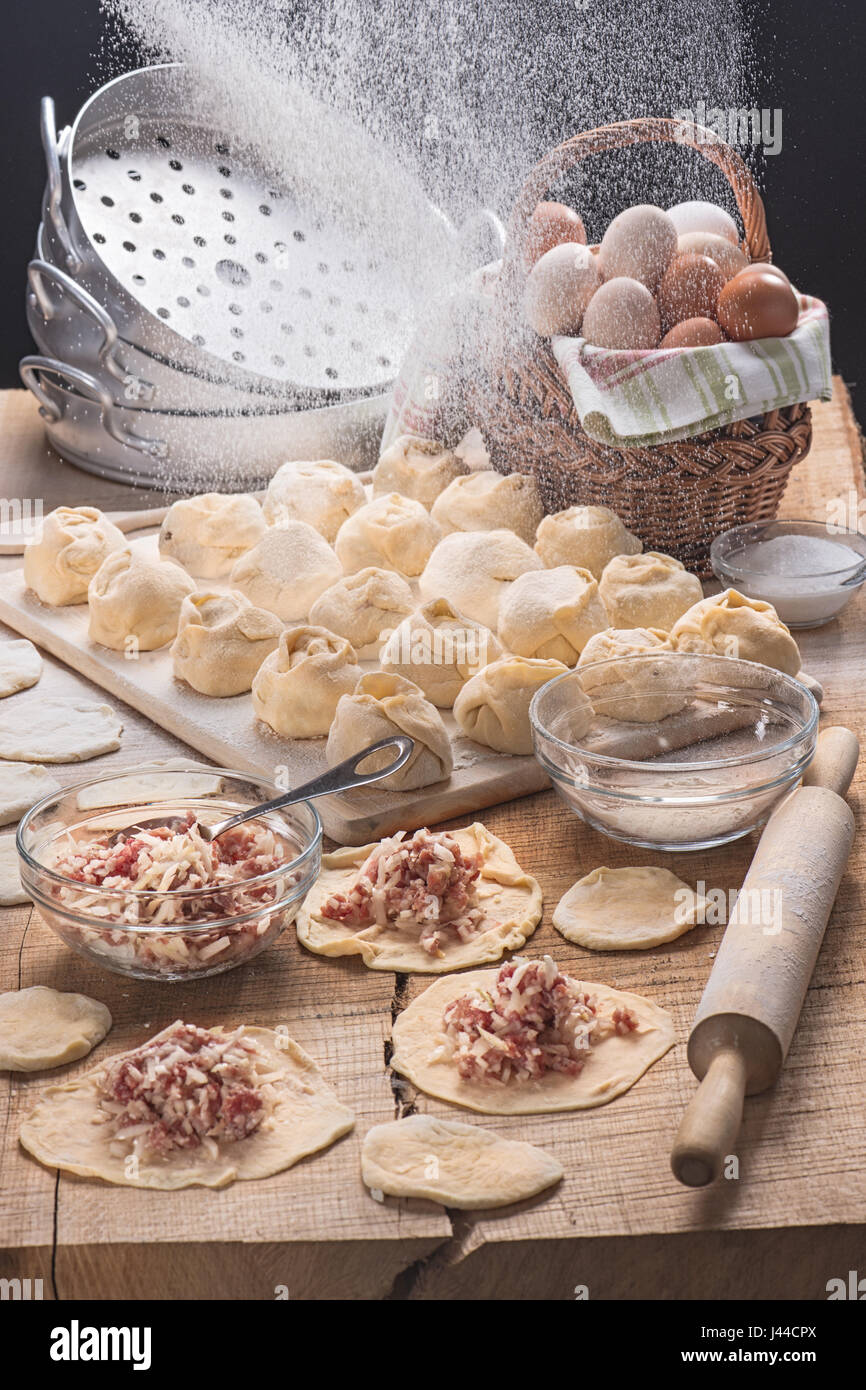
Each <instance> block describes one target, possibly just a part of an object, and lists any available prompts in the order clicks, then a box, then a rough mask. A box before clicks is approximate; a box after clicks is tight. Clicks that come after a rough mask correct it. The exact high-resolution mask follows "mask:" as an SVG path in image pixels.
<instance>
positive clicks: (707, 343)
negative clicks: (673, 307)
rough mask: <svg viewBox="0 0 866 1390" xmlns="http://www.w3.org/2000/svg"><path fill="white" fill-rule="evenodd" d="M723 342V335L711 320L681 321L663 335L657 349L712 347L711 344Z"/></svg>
mask: <svg viewBox="0 0 866 1390" xmlns="http://www.w3.org/2000/svg"><path fill="white" fill-rule="evenodd" d="M724 341H725V335H724V333H723V332H722V330H721V328H719V325H718V324H717V323H713V320H712V319H701V318H698V319H683V321H682V323H676V324H674V326H673V328H672V329H671V330H670V332H669V333H666V334H665V336H664V337H663V338H662V340H661V342H660V343H659V347H661V348H695V347H712V346H713V344H715V343H723V342H724Z"/></svg>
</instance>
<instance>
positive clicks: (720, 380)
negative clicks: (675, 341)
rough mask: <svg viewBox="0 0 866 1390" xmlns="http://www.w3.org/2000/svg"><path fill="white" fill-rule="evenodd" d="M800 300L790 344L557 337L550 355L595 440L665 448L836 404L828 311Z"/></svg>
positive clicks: (768, 340) (808, 299)
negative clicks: (610, 343)
mask: <svg viewBox="0 0 866 1390" xmlns="http://www.w3.org/2000/svg"><path fill="white" fill-rule="evenodd" d="M798 298H799V301H800V317H799V320H798V322H797V327H796V328H795V329H794V331H793V333H790V334H789V335H788V337H787V338H762V339H759V340H757V341H755V342H751V343H718V344H716V345H715V346H713V347H701V348H674V349H667V350H665V351H662V350H661V349H659V348H653V349H652V350H642V351H634V352H618V351H613V350H610V349H607V348H596V347H590V345H589V344H588V343H587V342H586V340H585V339H584V338H553V339H552V341H551V347H552V349H553V353H554V356H555V357H556V360H557V362H558V363H559V365H560V367H561V369H562V372H563V374H564V376H565V378H566V380H567V382H568V386H569V390H570V391H571V395H572V398H573V400H574V404H575V408H576V410H577V413H578V415H579V416H580V423H581V425H582V426H583V428H584V430H585V431H586V433H587V434H588V435H589V437H590V439H595V440H597V441H598V442H599V443H601V444H610V445H613V446H614V447H617V448H637V447H640V446H646V445H651V444H669V443H672V442H673V441H674V440H677V439H688V438H690V437H691V436H692V435H696V434H704V433H705V432H706V431H708V430H713V429H718V428H720V427H721V426H723V425H730V424H733V422H734V421H735V420H745V419H749V418H751V417H753V416H756V415H764V414H766V412H767V411H770V410H779V409H781V408H782V407H783V406H786V405H793V404H794V403H795V402H796V401H810V400H821V401H828V400H829V399H830V397H831V395H832V384H831V371H832V369H831V365H830V323H829V315H828V313H827V306H826V304H824V303H822V301H821V300H820V299H813V298H811V297H810V296H809V295H804V294H801V295H798Z"/></svg>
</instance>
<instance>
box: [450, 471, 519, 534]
mask: <svg viewBox="0 0 866 1390" xmlns="http://www.w3.org/2000/svg"><path fill="white" fill-rule="evenodd" d="M431 514H432V516H433V519H434V521H438V522H439V525H440V526H441V527H442V530H443V531H444V532H445V533H446V535H447V534H449V533H450V532H451V531H513V532H514V533H515V535H517V536H519V537H520V539H521V540H524V541H526V543H527V544H528V545H532V542H533V541H534V540H535V532H536V530H537V528H538V523H539V522H540V521H541V518H542V517H543V516H544V507H543V505H542V502H541V493H540V492H539V490H538V483H537V482H536V481H535V479H534V478H533V477H532V476H530V475H529V474H526V473H509V474H507V475H506V474H502V473H497V472H496V471H495V470H493V469H488V470H485V471H484V472H481V473H470V474H469V475H468V476H467V477H465V478H455V480H454V482H453V483H451V484H450V485H449V486H448V487H447V488H446V489H445V491H444V492H443V493H442V495H441V497H439V498H438V499H437V500H436V502H434V504H433V510H432V513H431Z"/></svg>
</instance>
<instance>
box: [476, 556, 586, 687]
mask: <svg viewBox="0 0 866 1390" xmlns="http://www.w3.org/2000/svg"><path fill="white" fill-rule="evenodd" d="M607 626H608V616H607V613H606V612H605V607H604V604H603V603H602V601H601V598H600V597H599V588H598V581H597V580H596V579H594V578H593V576H592V575H591V574H590V572H589V570H584V569H576V568H575V566H574V565H557V567H556V569H551V570H530V571H528V572H527V573H526V574H521V575H520V576H519V578H517V579H515V581H514V583H513V584H510V585H509V587H508V589H507V590H506V591H505V593H504V594H503V596H502V602H501V603H500V605H499V637H500V639H501V641H502V644H503V646H505V647H507V648H508V650H509V651H512V652H515V653H516V654H517V655H518V656H536V657H541V658H543V659H545V660H548V661H561V662H562V663H563V664H564V665H565V666H574V665H575V663H576V661H577V658H578V657H579V656H580V653H581V652H582V651H583V649H584V647H585V646H586V644H587V642H588V641H589V639H590V637H592V636H593V634H594V633H596V632H602V631H603V630H604V629H605V628H606V627H607Z"/></svg>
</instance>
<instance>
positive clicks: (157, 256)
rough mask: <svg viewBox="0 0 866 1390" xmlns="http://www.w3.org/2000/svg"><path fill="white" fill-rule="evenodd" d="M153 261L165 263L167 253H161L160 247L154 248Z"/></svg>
mask: <svg viewBox="0 0 866 1390" xmlns="http://www.w3.org/2000/svg"><path fill="white" fill-rule="evenodd" d="M153 259H154V260H155V261H164V260H165V252H164V251H160V249H159V247H158V246H156V247H154V252H153Z"/></svg>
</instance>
